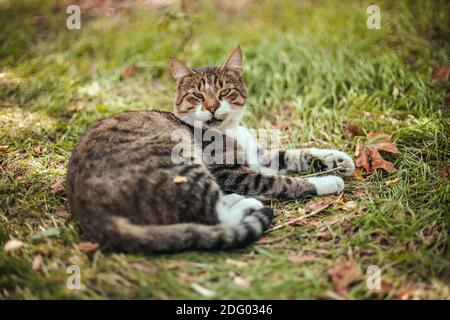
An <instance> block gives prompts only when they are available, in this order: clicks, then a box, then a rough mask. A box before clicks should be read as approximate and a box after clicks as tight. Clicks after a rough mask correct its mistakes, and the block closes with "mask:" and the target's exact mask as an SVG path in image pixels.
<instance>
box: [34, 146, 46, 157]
mask: <svg viewBox="0 0 450 320" xmlns="http://www.w3.org/2000/svg"><path fill="white" fill-rule="evenodd" d="M46 149H47V148H46V147H44V146H42V145H38V146H36V147H34V148H33V155H35V156H40V155H42V154H43V153H44V152H45V150H46Z"/></svg>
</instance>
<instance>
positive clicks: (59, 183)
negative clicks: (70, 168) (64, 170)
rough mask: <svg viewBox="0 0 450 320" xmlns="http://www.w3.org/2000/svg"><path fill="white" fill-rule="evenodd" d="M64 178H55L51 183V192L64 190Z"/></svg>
mask: <svg viewBox="0 0 450 320" xmlns="http://www.w3.org/2000/svg"><path fill="white" fill-rule="evenodd" d="M65 181H66V180H65V179H64V178H62V177H59V178H57V179H56V180H55V181H54V182H53V184H52V190H51V192H52V193H53V194H56V193H58V192H61V191H63V190H64V184H65Z"/></svg>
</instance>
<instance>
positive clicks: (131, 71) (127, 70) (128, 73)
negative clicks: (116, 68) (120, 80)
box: [123, 64, 137, 78]
mask: <svg viewBox="0 0 450 320" xmlns="http://www.w3.org/2000/svg"><path fill="white" fill-rule="evenodd" d="M136 69H137V65H136V64H132V65H130V66H128V67H127V68H125V70H124V71H123V76H124V77H125V78H129V77H131V76H132V75H133V74H134V72H135V71H136Z"/></svg>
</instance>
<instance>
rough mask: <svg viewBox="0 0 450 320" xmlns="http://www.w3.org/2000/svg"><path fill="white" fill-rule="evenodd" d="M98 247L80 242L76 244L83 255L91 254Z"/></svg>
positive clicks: (96, 244)
mask: <svg viewBox="0 0 450 320" xmlns="http://www.w3.org/2000/svg"><path fill="white" fill-rule="evenodd" d="M99 247H100V245H99V244H98V243H94V242H82V243H79V244H78V248H79V249H80V251H82V252H84V253H89V252H93V251H95V250H97V249H98V248H99Z"/></svg>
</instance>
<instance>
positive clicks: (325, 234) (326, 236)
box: [316, 230, 333, 241]
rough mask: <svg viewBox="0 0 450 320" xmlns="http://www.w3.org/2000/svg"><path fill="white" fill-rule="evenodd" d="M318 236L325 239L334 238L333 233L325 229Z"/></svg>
mask: <svg viewBox="0 0 450 320" xmlns="http://www.w3.org/2000/svg"><path fill="white" fill-rule="evenodd" d="M316 236H317V238H318V239H320V240H323V241H328V240H331V239H333V234H332V233H331V232H330V230H325V231H322V232H319V233H317V234H316Z"/></svg>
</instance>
